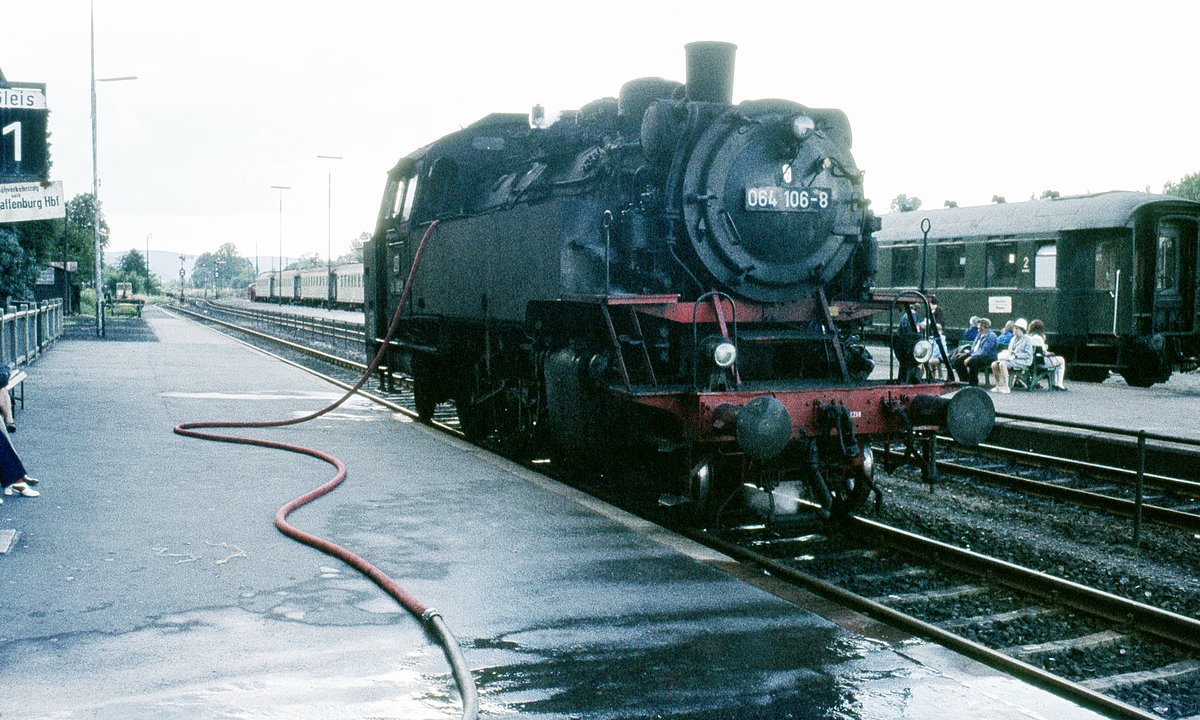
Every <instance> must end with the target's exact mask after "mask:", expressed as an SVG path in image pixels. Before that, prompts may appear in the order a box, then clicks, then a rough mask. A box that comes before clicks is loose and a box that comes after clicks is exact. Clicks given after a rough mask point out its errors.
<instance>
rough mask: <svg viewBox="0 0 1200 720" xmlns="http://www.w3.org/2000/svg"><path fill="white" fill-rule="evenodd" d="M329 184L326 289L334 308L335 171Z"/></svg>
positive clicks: (328, 157)
mask: <svg viewBox="0 0 1200 720" xmlns="http://www.w3.org/2000/svg"><path fill="white" fill-rule="evenodd" d="M317 159H318V160H341V159H342V156H341V155H318V156H317ZM326 180H327V182H328V185H327V188H328V190H327V194H326V198H325V242H326V245H325V262H326V264H327V266H328V268H327V270H326V280H325V282H326V283H328V287H326V288H325V296H326V297H325V301H326V305H328V306H329V307H333V298H334V288H333V170H330V171H329V174H328V176H327V177H326Z"/></svg>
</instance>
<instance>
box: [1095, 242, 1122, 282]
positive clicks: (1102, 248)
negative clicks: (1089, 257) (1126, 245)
mask: <svg viewBox="0 0 1200 720" xmlns="http://www.w3.org/2000/svg"><path fill="white" fill-rule="evenodd" d="M1116 279H1117V258H1116V257H1115V256H1114V255H1113V244H1112V241H1111V240H1102V241H1100V242H1098V243H1096V284H1095V286H1094V287H1095V288H1096V289H1097V290H1112V289H1113V286H1114V285H1116Z"/></svg>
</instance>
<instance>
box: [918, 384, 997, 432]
mask: <svg viewBox="0 0 1200 720" xmlns="http://www.w3.org/2000/svg"><path fill="white" fill-rule="evenodd" d="M908 412H909V415H910V417H911V419H912V421H913V423H914V424H916V425H937V426H939V427H941V428H943V429H944V430H946V431H948V432H949V433H950V437H952V438H954V441H955V442H957V443H959V444H960V445H967V446H974V445H978V444H979V443H981V442H983V441H984V440H986V439H987V436H988V435H989V434H990V433H991V432H992V425H993V424H995V422H996V406H995V405H993V404H992V398H991V397H989V396H988V394H987V393H986V392H984V391H983V390H981V389H979V388H977V387H965V388H962V389H961V390H959V391H958V392H956V393H954V394H953V395H949V396H946V395H943V396H942V397H933V396H932V395H917V396H916V397H914V398H913V399H912V402H911V403H910V404H909V406H908Z"/></svg>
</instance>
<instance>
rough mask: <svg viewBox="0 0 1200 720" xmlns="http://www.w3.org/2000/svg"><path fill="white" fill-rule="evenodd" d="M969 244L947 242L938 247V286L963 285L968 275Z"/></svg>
mask: <svg viewBox="0 0 1200 720" xmlns="http://www.w3.org/2000/svg"><path fill="white" fill-rule="evenodd" d="M966 248H967V246H966V245H963V244H962V243H959V242H956V243H945V244H940V245H938V249H937V284H938V287H963V284H964V281H965V280H966V277H967V250H966Z"/></svg>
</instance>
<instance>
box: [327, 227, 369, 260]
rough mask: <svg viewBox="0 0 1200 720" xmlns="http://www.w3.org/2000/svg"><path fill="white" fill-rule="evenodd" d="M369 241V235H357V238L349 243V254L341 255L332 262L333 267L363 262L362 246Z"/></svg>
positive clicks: (365, 233) (366, 233)
mask: <svg viewBox="0 0 1200 720" xmlns="http://www.w3.org/2000/svg"><path fill="white" fill-rule="evenodd" d="M370 239H371V233H368V232H364V233H359V235H358V237H356V238H354V239H353V240H351V241H350V252H348V253H343V254H342V255H340V256H338V258H337V259H336V260H334V261H333V264H334V265H345V264H346V263H356V262H362V261H363V246H364V245H366V244H367V241H369V240H370Z"/></svg>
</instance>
